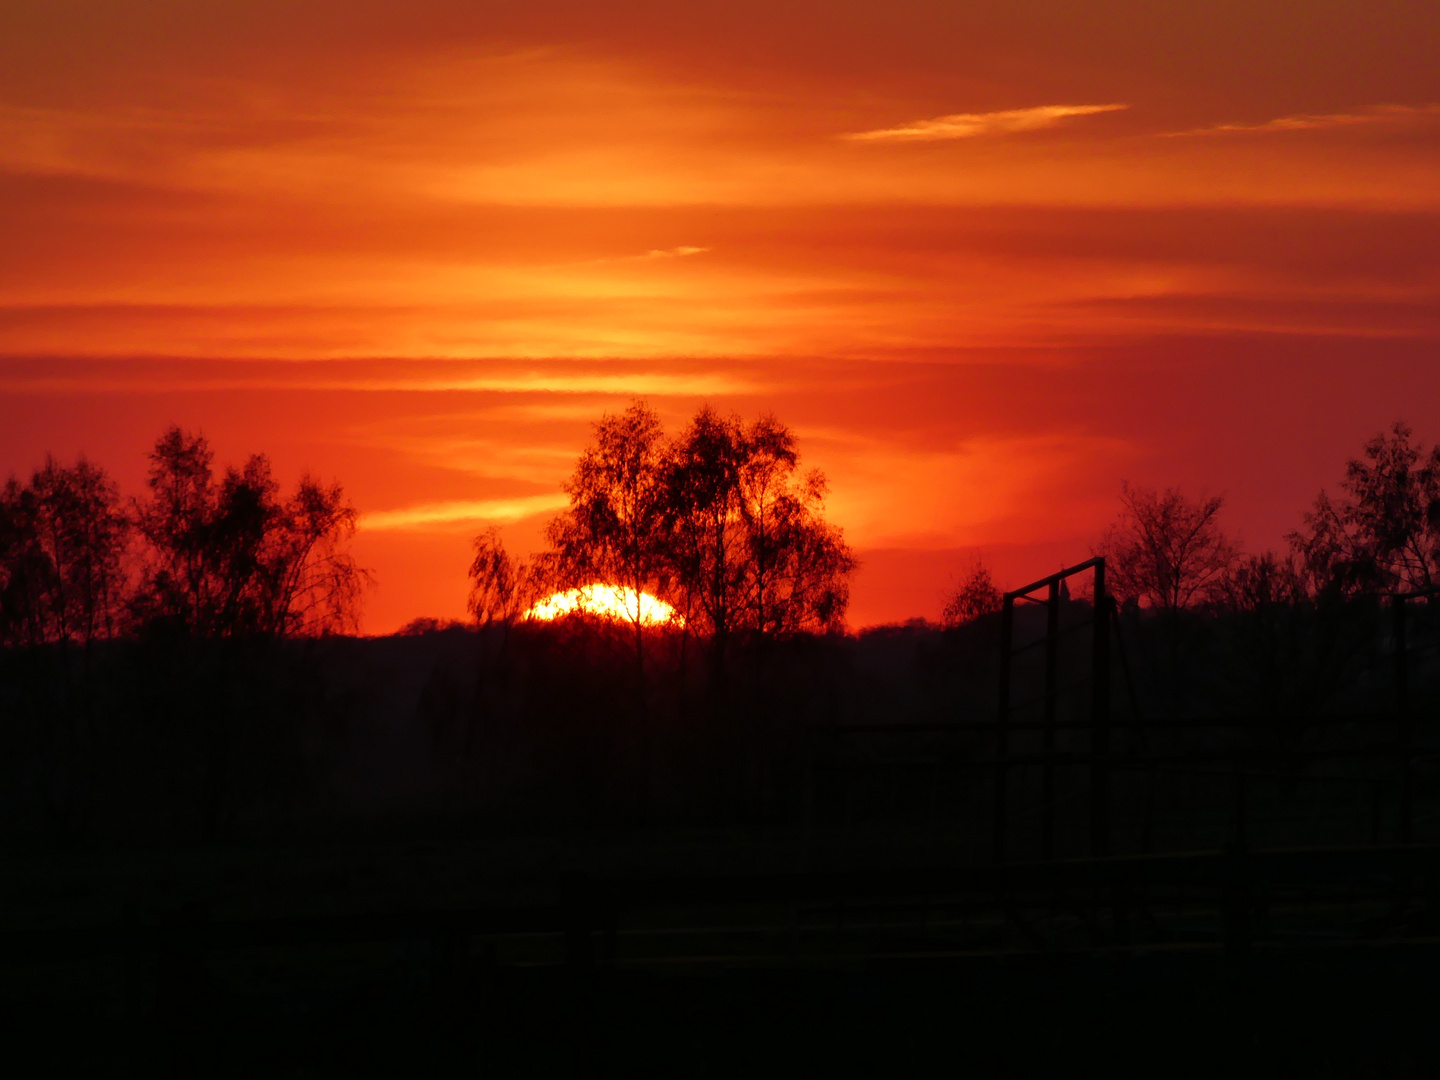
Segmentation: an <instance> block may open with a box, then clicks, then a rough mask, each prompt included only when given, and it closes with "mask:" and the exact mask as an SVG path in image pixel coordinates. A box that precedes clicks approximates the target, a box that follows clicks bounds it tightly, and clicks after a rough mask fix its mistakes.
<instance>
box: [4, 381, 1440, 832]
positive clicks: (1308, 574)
mask: <svg viewBox="0 0 1440 1080" xmlns="http://www.w3.org/2000/svg"><path fill="white" fill-rule="evenodd" d="M1437 462H1440V450H1430V451H1425V450H1423V448H1421V447H1419V446H1417V445H1415V444H1414V442H1413V440H1412V438H1411V435H1410V433H1409V432H1408V430H1406V429H1404V428H1403V427H1399V426H1397V427H1396V428H1395V429H1393V430H1392V431H1391V432H1389V433H1387V434H1385V435H1383V436H1381V437H1378V438H1377V439H1375V440H1373V441H1372V442H1371V443H1369V444H1367V446H1366V447H1365V448H1364V452H1363V454H1362V455H1361V456H1360V457H1358V458H1357V459H1356V460H1355V461H1353V462H1351V463H1350V466H1349V468H1348V471H1347V474H1346V477H1345V479H1344V481H1343V483H1342V484H1341V487H1340V490H1339V492H1338V493H1337V494H1335V495H1333V496H1325V495H1322V496H1321V497H1320V499H1319V500H1317V502H1316V504H1315V506H1314V507H1313V508H1312V510H1311V511H1310V512H1309V513H1308V514H1306V515H1305V516H1304V517H1303V519H1302V520H1301V524H1300V527H1299V528H1298V529H1297V530H1296V532H1295V534H1294V535H1293V536H1292V537H1291V538H1290V546H1289V549H1288V550H1287V551H1285V552H1283V553H1262V554H1258V555H1246V554H1243V553H1242V552H1241V551H1240V549H1239V546H1238V545H1237V544H1236V543H1235V542H1234V541H1233V540H1231V539H1230V538H1229V537H1228V536H1227V535H1226V534H1225V532H1224V530H1223V529H1222V522H1221V512H1222V510H1223V504H1222V502H1221V500H1220V499H1218V498H1208V497H1202V498H1199V499H1191V498H1188V497H1186V496H1184V495H1183V494H1181V493H1180V492H1177V491H1166V492H1154V491H1146V490H1142V489H1138V488H1126V489H1125V490H1124V492H1123V495H1122V507H1121V513H1120V515H1119V517H1118V519H1117V521H1116V523H1115V525H1114V527H1113V528H1112V529H1110V530H1109V531H1108V532H1107V533H1106V534H1105V535H1104V536H1103V537H1102V538H1101V539H1100V541H1099V543H1098V544H1097V549H1096V550H1097V551H1098V552H1100V553H1103V554H1105V555H1106V557H1107V560H1108V563H1109V568H1110V582H1111V585H1110V591H1111V592H1112V593H1113V594H1114V596H1115V597H1116V599H1117V600H1118V601H1119V606H1120V612H1121V614H1120V620H1119V622H1120V633H1121V637H1122V640H1123V642H1124V660H1125V664H1126V670H1125V672H1124V679H1125V683H1124V686H1125V689H1124V690H1123V691H1117V700H1118V701H1119V702H1120V704H1119V708H1120V709H1121V710H1122V712H1123V710H1124V709H1132V710H1135V711H1137V712H1139V713H1142V714H1144V715H1145V716H1146V717H1147V718H1149V719H1164V718H1166V717H1173V718H1183V717H1187V716H1188V717H1194V716H1214V715H1228V716H1243V717H1252V718H1254V719H1255V728H1254V734H1253V738H1254V739H1259V740H1265V739H1270V740H1271V741H1274V740H1275V739H1279V738H1281V736H1280V735H1278V734H1276V733H1275V732H1272V731H1271V730H1270V729H1269V728H1268V727H1267V726H1266V721H1267V718H1285V717H1294V716H1299V715H1309V714H1324V713H1330V714H1336V715H1339V714H1345V713H1356V714H1360V713H1365V712H1367V711H1368V712H1375V711H1380V710H1384V709H1386V708H1388V707H1389V704H1390V697H1389V695H1390V694H1391V691H1392V684H1391V681H1390V674H1389V672H1390V669H1389V667H1388V666H1387V665H1388V663H1389V660H1388V656H1389V653H1388V651H1387V650H1388V649H1389V645H1390V643H1389V639H1388V636H1387V635H1389V634H1390V633H1391V624H1390V622H1389V616H1388V614H1387V613H1386V611H1385V609H1384V597H1385V596H1386V595H1387V594H1390V593H1393V592H1395V591H1406V590H1412V589H1424V588H1427V587H1429V585H1430V583H1431V581H1432V580H1433V579H1434V575H1435V574H1436V573H1437V572H1440V469H1437ZM824 490H825V487H824V479H823V477H821V476H820V475H818V474H816V473H813V472H806V471H805V470H803V469H802V467H801V464H800V458H799V454H798V449H797V446H796V442H795V439H794V436H793V434H792V433H791V432H790V431H789V430H788V429H787V428H785V427H784V425H782V424H780V423H779V422H778V421H776V420H774V419H773V418H763V419H761V420H759V421H756V422H754V423H745V422H742V421H740V420H738V419H735V418H730V417H723V416H721V415H719V414H717V413H715V412H714V411H713V410H710V409H704V410H701V412H699V413H698V414H697V415H696V416H695V417H694V418H693V419H692V420H691V422H690V423H689V424H688V425H687V426H685V427H684V428H682V429H681V430H680V431H679V432H678V433H676V434H674V435H671V436H667V435H666V433H665V432H664V431H663V430H662V428H661V426H660V424H659V422H658V420H657V418H656V417H655V415H654V414H653V413H652V412H651V411H650V410H649V409H647V408H646V407H645V406H643V405H638V404H637V405H635V406H633V407H631V408H630V409H629V410H627V411H626V412H624V413H621V414H619V415H615V416H607V417H605V418H603V419H602V420H601V421H600V422H599V423H598V424H597V425H596V429H595V434H594V438H593V440H592V442H591V444H590V445H589V446H588V447H587V448H586V449H585V451H584V453H583V454H582V456H581V458H580V460H579V462H578V463H577V466H576V469H575V472H574V474H573V475H572V476H571V478H570V479H569V481H567V483H566V485H565V491H566V493H567V494H568V496H569V506H568V507H567V509H566V510H565V511H564V512H563V513H561V514H560V515H559V516H558V517H557V518H556V519H555V521H554V522H553V523H552V524H551V526H550V528H549V530H548V538H549V541H550V544H549V547H548V548H547V550H545V551H543V552H541V553H540V554H539V555H537V556H536V557H534V558H533V559H531V560H529V561H528V562H518V561H517V560H515V559H513V558H512V557H511V556H510V555H509V554H508V553H507V552H506V551H505V550H504V548H503V546H502V545H501V544H500V542H499V538H498V536H497V535H496V534H494V533H487V534H486V535H484V536H482V537H480V538H479V539H478V540H477V542H476V551H475V559H474V563H473V565H472V568H471V597H470V605H471V610H472V613H473V615H474V616H475V619H474V621H473V622H470V623H466V624H463V625H462V624H448V625H447V624H443V623H440V622H438V621H436V620H417V622H416V623H415V624H413V625H412V627H410V628H409V632H406V633H402V634H400V635H397V636H394V637H390V638H383V639H358V638H354V637H347V636H345V634H344V633H343V631H345V630H346V629H349V628H353V626H354V619H355V614H356V610H357V602H358V598H359V594H360V590H361V588H362V586H363V585H364V582H365V577H366V575H365V574H364V572H363V571H362V570H360V569H359V568H358V567H357V566H356V565H355V563H354V561H353V559H352V558H351V557H350V555H349V554H348V550H347V541H348V539H349V537H350V535H351V534H352V532H353V530H354V527H355V511H354V509H353V508H352V507H350V505H349V504H348V502H347V501H346V499H345V497H344V494H343V492H342V490H341V488H340V487H339V486H338V485H330V486H326V485H323V484H320V483H318V482H316V481H314V480H313V479H309V478H306V479H304V480H302V481H301V482H300V484H299V485H298V486H297V488H296V489H294V491H293V492H292V493H290V494H289V495H286V494H284V493H282V492H281V490H280V489H279V486H278V485H277V484H276V483H275V481H274V479H273V477H272V476H271V474H270V470H269V466H268V464H267V463H266V461H265V459H264V458H263V457H253V458H251V459H250V460H249V461H248V462H247V463H246V464H245V465H244V466H243V467H241V468H228V469H225V470H223V471H219V472H217V470H216V469H215V467H214V463H213V460H212V456H211V453H210V450H209V448H208V446H207V445H206V444H205V442H204V440H203V439H201V438H198V437H195V436H191V435H187V434H185V433H184V432H182V431H180V430H178V429H171V430H170V431H168V432H167V433H166V434H165V435H164V436H163V437H162V438H161V439H160V440H159V442H158V443H157V445H156V447H155V450H154V452H153V453H152V455H151V471H150V479H149V484H148V490H147V491H146V492H145V493H144V495H143V496H142V497H141V498H139V499H135V500H130V501H126V500H124V499H123V498H122V497H121V496H120V494H119V492H118V491H117V490H116V488H115V485H114V484H113V483H112V482H111V481H110V480H109V478H108V477H107V476H106V474H105V473H104V472H103V470H101V469H100V468H98V467H97V466H95V465H93V464H91V463H89V462H86V461H84V460H81V461H80V462H78V463H77V464H75V465H73V466H62V465H59V464H56V463H55V462H47V463H46V465H45V466H44V468H42V469H41V470H39V471H37V472H36V473H35V474H34V475H33V476H32V477H31V478H30V479H29V480H28V481H27V482H23V483H22V482H20V481H18V480H12V481H11V482H10V484H9V485H8V486H7V487H6V489H5V492H4V499H3V504H0V605H3V606H0V627H3V634H4V643H5V645H4V648H3V650H0V707H3V717H4V721H3V729H0V738H3V739H4V742H5V745H4V747H3V761H4V765H3V768H4V770H5V775H4V777H3V781H0V797H3V799H4V803H5V805H4V807H3V820H4V822H5V830H6V833H7V835H8V837H9V838H10V839H12V840H21V839H24V840H30V841H40V840H55V839H62V840H122V841H146V842H149V841H156V840H166V841H180V840H195V839H201V838H225V837H245V836H259V835H288V836H293V835H296V834H297V833H304V832H306V831H310V832H313V833H315V834H317V835H328V834H329V833H330V832H331V831H333V830H336V829H339V830H342V831H343V830H345V829H348V828H351V827H359V825H358V824H357V823H359V822H369V824H368V825H366V826H365V827H367V828H368V827H374V826H377V825H378V826H380V827H384V828H408V827H409V826H408V825H407V824H406V823H407V822H410V823H424V827H425V828H427V829H433V828H434V827H436V825H437V823H449V824H453V825H454V826H456V827H465V828H470V827H481V828H494V829H500V830H505V831H525V830H529V829H541V828H569V827H585V828H588V827H594V826H607V825H608V826H614V827H627V826H634V825H637V824H642V823H649V824H654V823H665V824H685V823H694V824H723V823H744V824H760V823H793V822H795V821H796V820H797V819H798V817H799V815H800V814H801V813H802V811H803V807H802V803H803V802H804V800H805V799H806V798H807V795H806V792H807V785H809V784H810V783H811V782H812V781H813V779H814V777H813V775H812V773H811V772H810V771H809V770H812V769H813V767H814V762H815V760H816V756H815V747H816V745H817V743H816V732H817V731H821V732H823V731H824V730H825V729H833V728H835V727H836V726H837V725H845V724H862V723H863V724H879V725H885V724H893V723H897V722H917V721H920V722H927V723H949V722H953V721H957V720H961V721H976V722H985V721H990V720H993V718H994V716H995V708H996V672H997V657H998V617H997V615H996V614H995V611H996V609H997V607H998V606H999V601H1000V592H999V589H998V587H997V586H996V584H995V583H994V581H993V580H992V579H991V577H990V575H989V573H988V572H987V571H986V570H985V568H984V567H983V566H982V565H979V564H977V565H976V566H975V568H974V569H973V570H972V572H971V573H970V574H969V576H968V577H967V578H966V579H965V580H964V581H963V582H962V583H961V584H960V586H959V587H958V588H957V589H955V590H954V592H953V594H952V595H951V596H950V598H949V602H948V604H947V607H946V624H945V626H943V627H941V626H936V625H933V624H926V623H923V622H922V621H919V620H917V621H915V622H913V623H911V624H909V625H906V626H896V627H888V628H878V629H875V630H871V631H867V632H865V633H862V634H859V635H851V634H845V633H843V632H841V630H842V626H843V623H842V620H843V617H844V613H845V608H846V604H847V600H848V579H849V576H850V573H851V571H852V570H853V568H854V565H855V560H854V558H853V556H852V554H851V553H850V551H849V549H848V548H847V547H846V545H845V543H844V540H843V537H842V536H841V534H840V532H839V530H838V529H836V528H835V527H834V526H833V525H831V524H829V523H828V522H826V521H825V519H824V515H823V495H824ZM1043 570H1044V568H1043V567H1041V568H1037V573H1038V572H1043ZM596 582H604V583H609V584H612V585H618V586H624V587H627V588H630V589H633V590H634V591H635V593H647V594H650V595H652V596H654V597H657V598H659V599H661V600H663V601H665V602H667V603H669V604H670V605H672V606H673V607H674V609H675V611H676V612H677V613H678V615H679V618H678V619H676V620H673V621H668V622H667V621H659V622H654V623H650V622H647V621H646V620H645V619H644V618H642V617H641V613H640V611H639V609H638V608H637V609H636V610H635V612H634V617H633V618H632V617H628V613H626V614H625V615H622V617H621V618H619V619H616V618H610V617H602V616H600V615H598V614H597V613H594V612H591V613H588V614H587V613H586V612H584V611H581V612H578V613H576V614H574V615H572V616H570V617H566V618H560V619H556V620H554V621H549V622H542V621H536V620H531V619H526V618H524V614H525V612H526V611H527V610H528V609H529V608H530V606H531V605H532V604H533V603H534V602H535V601H536V600H538V599H540V598H542V597H544V596H546V595H550V594H552V593H554V592H556V591H563V590H566V589H574V588H579V587H583V586H586V585H589V584H593V583H596ZM1065 603H1066V609H1065V618H1066V621H1067V622H1081V623H1083V622H1084V621H1085V619H1086V618H1087V617H1088V615H1087V613H1088V611H1089V609H1090V598H1089V597H1087V596H1084V595H1080V594H1078V593H1077V595H1075V596H1073V597H1067V599H1066V602H1065ZM1417 607H1419V605H1417ZM1038 618H1039V615H1038V613H1037V612H1031V613H1028V614H1027V615H1026V617H1025V619H1022V620H1021V625H1020V627H1019V632H1020V633H1021V634H1022V636H1023V635H1025V634H1031V635H1033V634H1034V633H1036V632H1039V627H1040V623H1039V622H1038V621H1036V620H1037V619H1038ZM1414 618H1415V620H1416V625H1415V633H1416V634H1417V635H1420V636H1423V634H1424V633H1425V632H1428V631H1427V629H1426V628H1427V626H1428V622H1429V614H1428V608H1427V607H1419V610H1417V612H1416V613H1415V615H1414ZM1026 620H1029V621H1026ZM1417 640H1418V638H1417ZM1037 655H1038V654H1037ZM1118 663H1119V658H1117V664H1118ZM1062 666H1063V667H1064V668H1065V671H1066V673H1067V681H1068V673H1069V671H1070V668H1072V667H1073V668H1075V669H1076V670H1077V671H1079V670H1080V669H1082V668H1083V666H1084V657H1083V656H1081V655H1080V654H1078V653H1075V654H1073V655H1072V654H1071V653H1067V654H1065V656H1063V657H1062ZM1118 671H1119V669H1118V667H1117V673H1118ZM1434 674H1435V672H1433V671H1431V670H1430V669H1429V668H1427V667H1425V666H1424V665H1419V666H1417V669H1416V674H1415V684H1414V687H1413V691H1414V693H1415V694H1416V695H1417V698H1418V697H1419V696H1423V695H1425V694H1427V693H1430V692H1432V691H1433V689H1434V686H1433V685H1432V683H1433V682H1434V679H1433V676H1434ZM1118 678H1119V675H1118V674H1117V679H1118ZM1063 715H1065V714H1063V713H1062V717H1063ZM1076 715H1079V714H1076ZM1277 730H1278V729H1277ZM1346 737H1350V736H1348V735H1347V736H1346ZM1184 738H1185V739H1190V740H1191V742H1190V743H1189V744H1185V745H1199V743H1197V742H1196V740H1203V739H1206V738H1210V736H1205V735H1199V736H1194V737H1191V736H1185V737H1184ZM1161 741H1162V742H1163V741H1164V740H1163V739H1162V740H1161ZM971 742H973V745H971V743H964V744H963V745H962V744H961V743H956V744H953V745H950V744H947V745H949V749H947V750H945V751H944V752H945V753H952V752H957V753H961V754H964V753H970V752H973V753H974V755H976V756H977V757H983V754H984V752H985V750H984V747H985V745H986V744H985V743H984V741H983V739H981V738H978V737H977V738H976V739H974V740H971ZM1182 744H1184V739H1182V738H1181V737H1180V736H1179V735H1177V736H1176V737H1175V738H1174V739H1172V740H1170V743H1169V744H1167V745H1174V746H1178V747H1181V748H1183V746H1182ZM957 776H960V774H957ZM949 782H950V781H947V783H949ZM953 783H954V784H956V785H959V787H961V788H963V787H965V785H967V784H970V783H971V782H970V781H967V780H965V779H963V776H960V778H958V779H956V780H954V781H953ZM981 783H983V781H978V782H977V783H976V784H974V785H972V786H975V787H976V790H977V792H978V791H979V784H981ZM822 787H823V785H822ZM822 795H823V791H822ZM978 798H980V796H979V795H977V799H978ZM822 803H823V799H822ZM932 803H933V799H932ZM953 805H954V807H955V808H956V812H957V813H962V814H963V813H969V812H970V811H971V810H973V809H974V808H973V807H969V804H968V803H965V802H964V800H963V799H962V800H961V801H959V802H956V803H954V804H953ZM977 805H978V803H977ZM821 810H822V811H823V810H824V807H823V805H822V806H821Z"/></svg>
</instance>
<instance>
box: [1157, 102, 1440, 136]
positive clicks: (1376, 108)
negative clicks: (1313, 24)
mask: <svg viewBox="0 0 1440 1080" xmlns="http://www.w3.org/2000/svg"><path fill="white" fill-rule="evenodd" d="M1435 120H1440V105H1373V106H1371V107H1370V108H1368V109H1364V110H1361V111H1360V112H1353V113H1297V114H1296V115H1294V116H1277V117H1276V118H1275V119H1273V120H1265V121H1262V122H1261V123H1258V124H1213V125H1211V126H1210V127H1202V128H1191V129H1189V130H1188V131H1168V132H1166V133H1165V134H1166V135H1167V136H1169V137H1171V138H1178V137H1181V136H1186V135H1224V134H1230V133H1237V132H1238V133H1244V134H1269V133H1272V132H1280V131H1318V130H1321V129H1323V128H1340V127H1361V126H1376V125H1389V126H1392V127H1403V126H1407V125H1410V124H1417V123H1425V122H1427V121H1435Z"/></svg>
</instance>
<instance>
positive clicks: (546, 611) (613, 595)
mask: <svg viewBox="0 0 1440 1080" xmlns="http://www.w3.org/2000/svg"><path fill="white" fill-rule="evenodd" d="M566 615H600V616H603V617H605V618H607V619H615V620H617V621H620V620H623V621H625V622H632V623H633V622H636V621H638V622H639V623H640V624H641V625H642V626H676V627H683V626H684V625H685V619H684V617H683V616H681V615H680V614H679V612H677V611H676V610H675V609H674V608H673V607H671V606H670V605H669V604H667V603H665V601H664V600H660V599H658V598H656V597H654V596H651V595H650V594H649V593H645V592H642V593H637V592H636V591H635V590H634V589H631V588H629V587H627V586H617V585H603V584H600V583H598V582H597V583H595V584H593V585H585V586H582V587H581V588H578V589H569V590H567V591H565V592H557V593H552V594H551V595H550V596H547V597H546V598H545V599H544V600H541V601H539V602H538V603H536V604H535V605H534V606H533V607H532V608H531V609H530V610H529V611H527V612H526V613H525V618H527V619H540V620H544V621H549V620H551V619H559V618H562V617H564V616H566Z"/></svg>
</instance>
